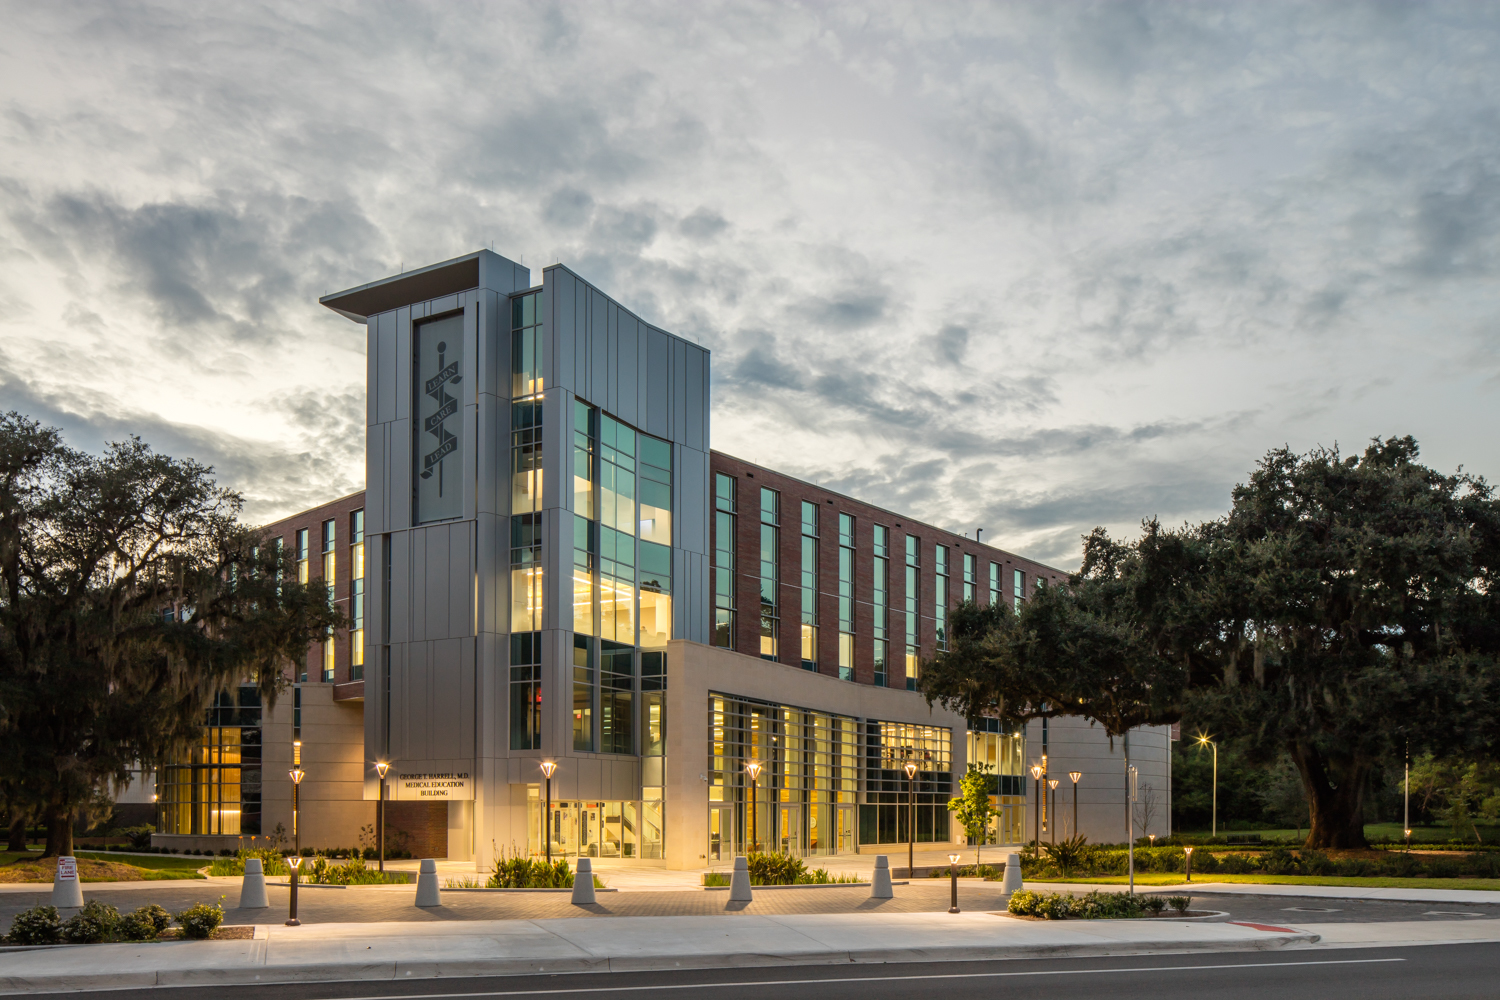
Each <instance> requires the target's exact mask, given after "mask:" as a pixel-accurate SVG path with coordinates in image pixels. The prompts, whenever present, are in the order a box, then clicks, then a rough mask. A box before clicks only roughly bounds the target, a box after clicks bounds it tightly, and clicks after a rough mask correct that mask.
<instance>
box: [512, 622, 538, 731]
mask: <svg viewBox="0 0 1500 1000" xmlns="http://www.w3.org/2000/svg"><path fill="white" fill-rule="evenodd" d="M541 747H542V634H541V633H540V632H516V633H513V634H512V635H511V637H510V748H511V749H512V750H540V749H541Z"/></svg>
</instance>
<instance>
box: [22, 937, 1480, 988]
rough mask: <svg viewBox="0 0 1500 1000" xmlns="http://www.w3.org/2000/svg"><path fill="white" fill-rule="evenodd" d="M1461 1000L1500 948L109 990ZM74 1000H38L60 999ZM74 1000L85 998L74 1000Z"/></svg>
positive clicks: (1477, 983)
mask: <svg viewBox="0 0 1500 1000" xmlns="http://www.w3.org/2000/svg"><path fill="white" fill-rule="evenodd" d="M935 991H936V993H937V994H938V995H940V996H942V997H943V1000H970V998H973V1000H979V998H983V1000H994V998H997V997H1005V998H1009V997H1017V998H1025V1000H1030V998H1032V997H1036V996H1041V997H1045V998H1046V1000H1085V998H1087V1000H1094V998H1099V997H1108V998H1110V1000H1135V998H1140V1000H1161V998H1162V997H1163V996H1183V997H1202V998H1214V1000H1241V998H1243V1000H1264V998H1266V997H1274V998H1275V1000H1300V998H1307V1000H1409V998H1412V997H1421V998H1423V1000H1460V998H1470V997H1475V998H1477V997H1484V998H1493V997H1495V996H1497V995H1500V945H1496V944H1477V945H1436V946H1431V947H1411V948H1382V949H1369V950H1357V951H1356V950H1327V951H1317V950H1297V951H1282V952H1277V953H1275V954H1266V955H1260V954H1244V953H1229V954H1219V955H1164V956H1143V957H1135V958H1085V959H1043V960H1034V961H1012V962H963V963H959V962H948V963H941V964H924V965H881V966H873V965H849V966H839V967H824V966H814V967H802V968H787V969H732V970H718V971H710V972H671V973H622V974H608V975H597V974H589V975H568V976H524V977H523V976H515V977H505V978H488V979H427V980H418V981H412V980H407V981H404V982H400V983H393V982H357V983H313V984H306V985H303V984H296V985H274V986H213V987H203V988H198V987H175V988H169V989H156V990H120V991H108V992H107V993H105V994H104V995H105V996H107V997H109V998H110V1000H134V998H139V1000H146V998H147V997H148V996H149V997H151V1000H163V995H164V994H165V995H166V996H169V997H171V998H173V1000H176V998H178V997H181V998H183V1000H187V998H198V997H202V998H204V1000H209V998H212V1000H397V998H401V1000H428V998H431V1000H484V998H487V997H497V998H498V997H556V998H558V1000H568V998H571V997H578V998H580V1000H636V998H638V997H641V996H642V995H643V994H648V995H649V994H655V995H657V996H683V997H694V998H698V997H704V998H712V1000H767V998H782V997H788V998H792V997H796V998H802V997H811V998H816V1000H886V998H892V1000H894V998H904V997H923V998H930V997H932V996H933V995H934V993H935ZM64 995H65V994H33V996H57V997H61V996H64ZM66 995H68V996H76V995H77V994H66Z"/></svg>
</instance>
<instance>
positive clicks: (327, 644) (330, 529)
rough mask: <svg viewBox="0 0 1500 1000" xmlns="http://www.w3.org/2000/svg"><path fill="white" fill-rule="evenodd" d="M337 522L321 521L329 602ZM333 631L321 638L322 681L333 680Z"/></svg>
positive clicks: (335, 579)
mask: <svg viewBox="0 0 1500 1000" xmlns="http://www.w3.org/2000/svg"><path fill="white" fill-rule="evenodd" d="M336 524H337V522H336V521H335V520H334V519H332V518H329V519H328V520H327V521H324V522H323V586H324V587H326V588H327V590H328V600H329V603H332V602H333V599H334V598H333V595H334V587H335V585H336V584H337V582H338V576H337V574H338V554H337V553H336V552H335V551H334V545H335V544H336V542H337V537H338V531H337V529H336V527H335V525H336ZM334 663H335V660H334V648H333V631H332V630H329V632H328V635H326V636H324V638H323V683H325V684H330V683H332V682H333V670H334Z"/></svg>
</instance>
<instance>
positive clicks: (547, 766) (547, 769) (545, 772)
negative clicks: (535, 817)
mask: <svg viewBox="0 0 1500 1000" xmlns="http://www.w3.org/2000/svg"><path fill="white" fill-rule="evenodd" d="M540 767H541V769H542V777H544V778H546V779H547V811H546V812H545V813H543V814H542V840H543V841H545V842H546V844H547V864H549V865H550V864H552V774H553V772H554V771H556V770H557V761H555V760H544V761H542V763H541V765H540Z"/></svg>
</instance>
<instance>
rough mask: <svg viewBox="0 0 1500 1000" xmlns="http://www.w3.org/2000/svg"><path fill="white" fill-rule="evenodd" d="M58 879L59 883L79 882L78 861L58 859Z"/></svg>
mask: <svg viewBox="0 0 1500 1000" xmlns="http://www.w3.org/2000/svg"><path fill="white" fill-rule="evenodd" d="M57 879H58V881H59V882H68V881H73V882H76V881H78V859H77V858H58V859H57Z"/></svg>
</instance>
